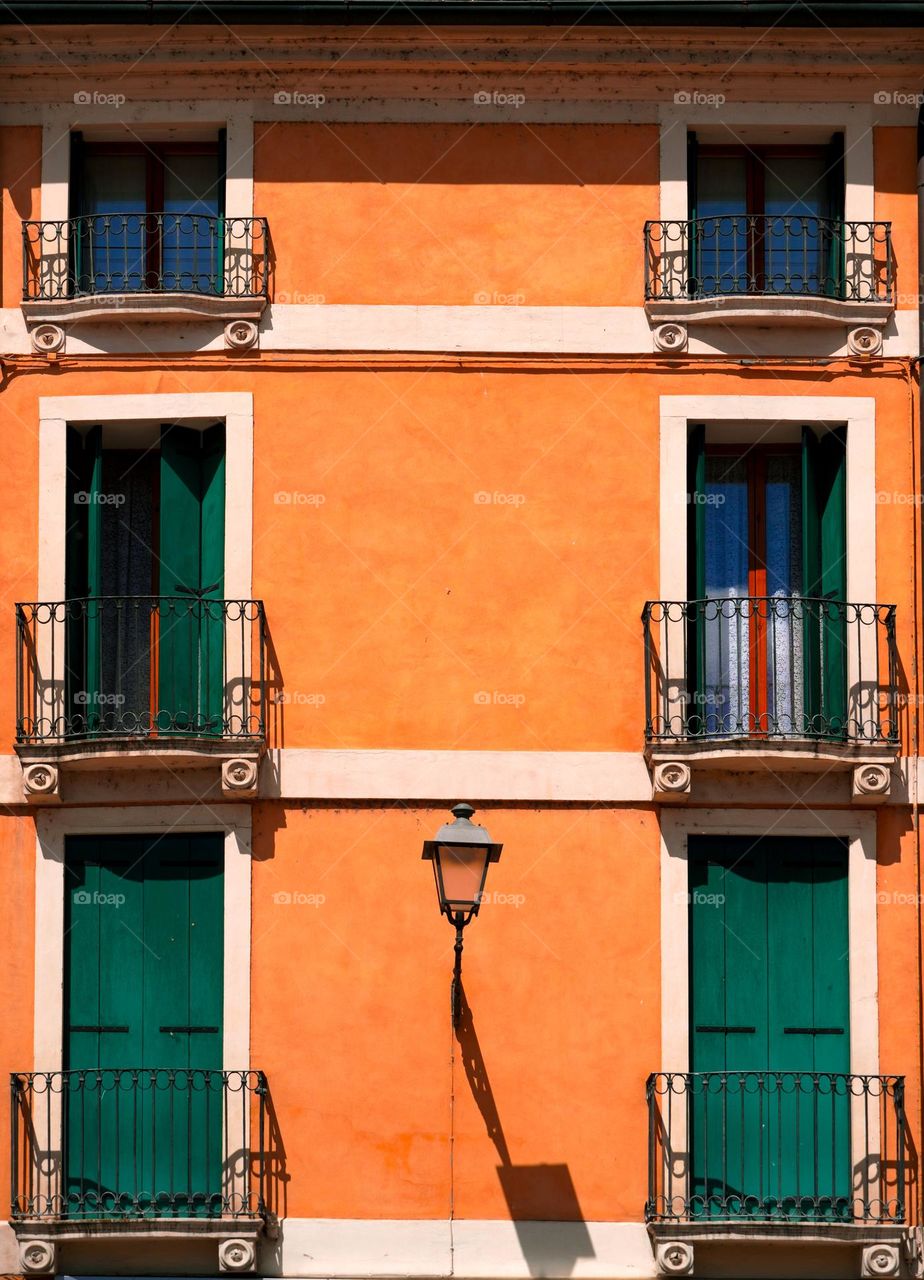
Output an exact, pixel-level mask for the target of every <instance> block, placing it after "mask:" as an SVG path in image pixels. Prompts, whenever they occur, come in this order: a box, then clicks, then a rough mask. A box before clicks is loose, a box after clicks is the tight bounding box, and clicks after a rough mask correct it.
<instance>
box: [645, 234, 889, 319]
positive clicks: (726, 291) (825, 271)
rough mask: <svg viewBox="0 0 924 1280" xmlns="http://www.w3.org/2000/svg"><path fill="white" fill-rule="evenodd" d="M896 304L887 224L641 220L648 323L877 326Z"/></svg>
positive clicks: (886, 317) (887, 316)
mask: <svg viewBox="0 0 924 1280" xmlns="http://www.w3.org/2000/svg"><path fill="white" fill-rule="evenodd" d="M894 306H895V299H894V270H893V260H892V228H891V223H888V222H842V221H840V220H839V219H834V218H817V217H808V216H802V215H785V216H784V215H779V216H774V215H757V214H725V215H723V216H716V217H709V218H693V219H689V220H687V221H673V222H663V221H657V222H646V223H645V310H646V312H647V313H648V317H649V319H650V320H651V322H652V323H660V322H663V321H670V320H675V321H681V322H686V321H695V322H697V323H701V324H703V323H705V324H724V323H728V322H729V321H730V320H734V321H746V322H747V321H749V322H752V323H762V324H771V323H772V324H780V323H790V324H804V323H806V322H808V321H812V322H815V323H827V324H848V325H872V326H874V327H882V326H884V325H885V323H886V321H887V320H888V318H889V317H890V316H891V314H892V312H893V310H894Z"/></svg>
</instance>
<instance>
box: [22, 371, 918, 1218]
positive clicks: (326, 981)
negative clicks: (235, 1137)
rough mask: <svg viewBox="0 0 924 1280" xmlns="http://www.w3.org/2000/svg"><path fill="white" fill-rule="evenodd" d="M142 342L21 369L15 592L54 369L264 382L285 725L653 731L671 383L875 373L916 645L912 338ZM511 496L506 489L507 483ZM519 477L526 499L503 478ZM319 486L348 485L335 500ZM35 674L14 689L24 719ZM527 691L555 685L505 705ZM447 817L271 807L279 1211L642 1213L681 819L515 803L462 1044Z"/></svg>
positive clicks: (891, 830)
mask: <svg viewBox="0 0 924 1280" xmlns="http://www.w3.org/2000/svg"><path fill="white" fill-rule="evenodd" d="M121 364H122V362H120V361H111V362H107V367H102V368H101V367H99V366H95V367H84V368H82V369H81V368H76V369H72V370H68V369H64V370H63V371H62V372H54V371H51V370H49V371H48V372H43V373H36V374H29V375H17V376H14V377H13V378H12V381H11V382H10V384H9V386H8V389H7V390H6V391H5V393H4V397H3V405H4V412H5V417H4V431H5V439H6V441H7V448H8V450H9V449H14V450H15V451H16V453H15V455H10V454H9V453H8V457H12V458H13V459H14V461H11V462H10V465H9V466H8V467H7V468H5V469H4V472H3V476H7V477H9V479H8V480H6V481H3V480H0V483H6V486H7V487H6V491H5V499H6V501H5V503H0V510H4V517H3V518H4V519H5V520H7V521H8V526H7V527H5V529H4V534H5V540H4V548H5V551H6V555H5V557H4V561H3V571H4V573H5V575H6V577H5V580H4V583H3V598H2V599H0V609H5V610H6V611H7V616H8V617H9V618H11V617H12V604H13V601H14V599H16V598H21V597H22V596H23V595H25V596H30V595H32V594H33V593H34V590H35V564H36V536H37V507H36V487H37V474H36V468H37V456H38V443H37V436H36V432H35V426H36V423H37V419H38V397H39V396H40V395H42V394H52V393H54V394H57V395H68V394H84V395H86V394H93V393H102V392H105V393H110V394H114V393H120V392H129V391H132V392H139V393H143V392H171V391H181V390H182V391H185V392H196V391H214V390H216V389H217V388H218V387H220V388H221V389H222V390H225V391H234V390H251V391H252V392H253V394H254V401H255V415H256V441H255V479H254V592H255V594H257V595H259V596H262V597H263V598H264V599H265V601H266V608H267V616H268V619H269V625H270V630H271V634H272V638H273V645H274V649H275V653H276V657H277V660H278V665H279V668H280V670H281V672H282V675H283V679H284V687H285V689H286V692H287V693H288V695H289V697H290V701H289V702H288V703H287V704H286V706H285V708H284V715H285V720H284V725H283V733H282V740H283V742H284V745H286V746H344V745H345V746H364V747H441V748H452V747H454V746H460V747H472V748H482V747H497V748H510V749H521V750H530V749H607V750H625V751H637V750H639V749H640V746H641V741H642V723H643V698H642V679H641V677H642V655H641V630H640V624H639V613H640V611H641V607H642V603H643V601H644V600H645V599H646V598H648V597H650V596H654V595H657V592H658V554H659V552H658V435H659V425H658V399H659V396H660V395H662V394H683V393H689V394H694V393H696V394H710V393H712V394H716V393H721V394H727V395H728V394H735V393H743V394H749V395H760V394H770V395H780V394H785V393H786V391H787V390H788V391H790V392H794V393H798V394H802V395H820V396H821V395H825V396H826V395H832V394H838V395H845V396H850V395H853V396H863V395H868V396H874V397H875V399H876V407H877V418H876V421H877V474H876V485H877V489H879V490H880V491H882V492H884V493H890V494H895V495H899V497H898V498H896V500H894V501H889V502H880V503H879V504H878V506H877V521H878V526H877V555H878V587H877V594H878V596H879V598H880V600H884V601H889V602H895V603H896V604H897V605H898V609H899V613H898V618H899V646H900V649H901V651H902V654H903V660H904V663H905V666H906V668H909V669H910V656H909V655H910V652H911V650H910V645H911V631H910V628H911V620H912V609H911V601H912V595H913V590H914V572H915V570H914V560H913V556H912V554H911V550H912V546H913V541H912V540H913V537H914V529H913V522H912V514H913V504H911V503H909V502H908V501H906V500H905V498H904V497H903V496H902V495H904V496H905V497H906V496H907V495H908V494H909V493H910V492H911V484H912V480H911V476H912V467H911V437H910V432H911V417H910V402H909V398H908V387H907V384H906V382H905V380H904V377H903V375H902V374H901V373H900V372H895V371H893V369H892V366H884V367H883V369H881V370H880V372H878V373H873V372H871V373H868V374H864V373H860V372H846V373H845V372H840V373H834V372H830V371H825V370H824V369H811V370H802V371H800V372H798V373H796V372H792V373H790V374H787V375H785V376H782V377H781V376H777V377H774V376H773V375H772V374H767V373H764V372H757V371H747V372H742V373H733V372H729V371H727V370H725V371H719V370H717V369H705V368H704V369H702V371H699V372H688V371H682V370H678V371H677V372H673V373H671V372H667V371H666V370H665V369H664V368H663V367H662V368H660V369H658V370H657V371H653V370H649V369H642V368H638V369H636V370H635V371H630V370H628V369H626V367H625V366H624V365H622V364H619V363H618V362H617V363H616V364H614V365H612V366H609V367H607V366H601V367H597V368H568V367H566V366H564V365H559V366H557V367H555V368H554V369H536V370H533V371H531V372H528V373H527V372H522V371H521V372H517V371H514V370H511V369H497V370H491V369H488V368H484V367H481V368H479V367H476V366H469V365H466V366H465V367H460V368H458V369H454V370H450V369H440V370H431V371H430V372H424V371H423V370H422V369H420V368H406V369H387V368H384V367H383V368H378V369H376V370H375V371H369V370H363V369H348V368H343V367H333V368H321V367H318V365H317V362H315V367H310V366H308V365H306V367H304V368H303V369H302V370H301V371H298V370H293V369H292V368H291V367H280V365H278V364H276V363H274V362H273V361H272V360H271V359H269V358H267V357H260V358H258V359H255V360H253V361H251V362H248V363H247V364H246V366H242V365H240V364H237V363H231V362H229V364H228V366H227V368H224V367H223V368H222V369H221V371H220V372H217V373H216V371H215V369H214V368H201V367H197V368H193V367H190V364H189V363H188V362H187V363H185V364H181V363H179V362H178V364H177V367H176V368H175V369H174V370H172V371H171V370H152V369H141V368H132V369H125V368H122V367H120V366H121ZM845 367H846V366H845ZM14 463H15V465H14ZM484 493H487V494H490V495H491V497H492V501H491V502H490V503H482V502H476V501H475V496H476V494H484ZM516 494H519V495H522V496H524V497H525V501H524V502H523V503H522V504H521V505H519V506H514V505H513V504H511V503H510V502H506V503H502V502H497V501H495V500H494V499H495V497H496V496H497V495H508V496H509V495H516ZM280 495H286V496H285V498H284V499H282V500H280ZM296 495H301V497H297V496H296ZM312 495H314V496H315V497H317V496H322V497H323V499H324V501H323V502H318V501H314V502H307V501H303V500H302V499H303V498H305V497H306V496H307V497H310V496H312ZM9 630H10V633H11V632H12V626H10V629H9ZM9 644H10V653H11V652H12V648H11V646H12V641H10V642H9ZM6 670H7V672H8V674H7V677H6V678H5V679H4V681H3V684H2V686H0V692H2V705H0V715H2V716H3V717H4V720H3V722H4V723H6V724H7V725H8V726H11V725H12V676H11V673H12V664H9V666H8V667H7V668H6ZM495 690H497V691H499V692H501V693H519V694H522V695H523V697H524V701H523V702H522V704H520V705H515V704H514V705H500V704H498V703H497V702H496V700H494V699H493V698H492V699H491V700H490V701H489V703H488V704H487V705H484V704H482V703H480V702H478V701H476V694H478V693H479V692H484V691H488V692H492V691H495ZM298 693H303V694H310V693H320V694H323V696H324V699H325V700H324V702H323V703H320V704H309V703H306V702H304V701H300V700H298V699H297V698H296V697H295V695H296V694H298ZM8 736H11V734H10V735H8ZM475 799H477V797H475ZM442 816H443V815H442V812H441V811H440V812H438V811H436V809H434V808H429V809H427V810H426V811H418V810H416V809H413V808H411V809H409V808H407V807H405V806H395V807H393V808H389V809H384V810H383V809H376V808H373V807H360V806H356V807H352V808H349V809H342V810H340V809H338V808H336V807H335V806H314V807H312V806H308V805H302V806H297V805H296V806H284V805H282V804H273V803H270V802H263V803H260V804H258V805H257V807H256V813H255V818H256V827H255V838H254V858H255V861H254V879H253V1013H252V1020H253V1023H252V1025H253V1061H254V1064H255V1065H258V1066H260V1067H262V1068H263V1069H265V1070H266V1071H267V1072H268V1074H269V1076H270V1078H271V1080H272V1088H273V1109H274V1112H275V1117H276V1120H277V1122H278V1126H279V1132H280V1134H281V1136H282V1140H283V1144H284V1149H285V1155H284V1163H283V1167H282V1168H279V1167H278V1165H277V1166H276V1167H277V1181H276V1186H277V1189H278V1193H279V1196H281V1197H282V1199H281V1202H278V1203H279V1207H280V1209H281V1210H282V1211H283V1212H286V1213H288V1214H290V1215H296V1216H297V1215H303V1216H320V1217H323V1216H346V1217H351V1216H358V1217H363V1216H369V1215H371V1214H377V1215H379V1216H382V1217H435V1218H436V1217H445V1216H446V1214H447V1212H448V1209H447V1206H448V1203H449V1195H450V1190H451V1191H452V1194H453V1197H454V1205H455V1212H456V1214H457V1215H458V1216H460V1217H504V1216H508V1215H509V1214H510V1213H512V1212H513V1213H517V1214H519V1215H520V1216H524V1217H530V1216H534V1217H544V1216H551V1217H557V1216H563V1215H564V1216H567V1214H569V1213H575V1212H580V1213H581V1214H583V1215H585V1216H586V1217H587V1218H589V1219H601V1218H602V1219H607V1218H609V1219H613V1218H615V1219H625V1220H634V1221H638V1220H639V1217H640V1214H641V1205H642V1201H643V1199H644V1193H645V1186H644V1178H645V1134H646V1122H645V1104H644V1080H645V1077H646V1075H647V1073H648V1072H649V1071H651V1070H654V1069H657V1068H659V1067H669V1066H671V1065H672V1064H666V1063H662V1062H661V1061H660V1036H659V1025H660V1023H659V1018H660V1011H659V983H660V941H659V928H660V924H659V920H660V899H659V883H660V877H659V852H658V848H659V843H658V831H657V820H656V816H655V814H654V813H653V812H652V811H650V810H649V809H648V808H646V807H644V806H642V807H637V808H634V809H633V808H621V809H618V808H616V809H614V808H612V807H607V806H601V807H596V808H594V809H591V810H586V809H582V808H580V807H562V808H558V809H554V810H551V811H548V810H547V811H545V812H540V811H537V810H535V809H534V808H532V807H526V806H522V807H515V808H506V809H504V808H499V809H489V810H487V811H483V812H482V817H483V818H484V819H485V821H486V822H488V824H489V826H490V828H491V830H492V832H494V833H495V834H496V836H497V838H498V839H501V840H503V841H504V844H505V851H504V856H503V858H502V860H501V862H500V863H499V864H498V866H497V867H496V868H494V870H493V871H492V878H491V883H490V886H489V888H490V890H491V892H492V893H499V894H502V895H513V899H514V900H513V901H504V900H501V901H491V902H489V903H488V904H486V906H485V909H484V911H483V912H482V914H481V916H480V917H479V919H478V921H477V922H476V923H475V924H474V925H473V926H472V929H471V930H470V931H469V935H468V939H467V946H466V956H465V978H466V990H467V992H468V995H469V998H470V1001H471V1007H472V1011H473V1020H474V1034H475V1037H476V1039H477V1045H476V1043H475V1040H473V1039H472V1037H471V1035H470V1034H467V1038H466V1040H465V1043H464V1046H463V1048H464V1050H465V1052H464V1054H463V1052H462V1049H457V1050H456V1053H455V1061H454V1064H453V1063H451V1057H452V1043H451V1039H450V1032H449V1025H448V1010H447V1003H448V979H449V971H450V967H451V940H452V938H451V933H450V930H449V929H448V927H447V925H446V923H445V921H444V920H442V919H441V918H440V917H439V915H438V913H437V909H436V902H435V894H434V890H433V885H432V880H431V878H430V875H429V871H428V868H427V867H425V866H424V865H423V864H422V863H421V862H420V860H419V853H418V850H419V845H420V841H421V839H422V838H423V837H424V836H425V835H427V834H429V833H430V832H432V830H433V829H434V828H435V827H436V826H437V825H438V823H439V821H441V819H442ZM879 821H880V862H881V867H880V890H881V892H882V894H883V895H885V896H884V897H883V898H882V900H881V903H880V909H879V921H880V934H879V958H880V999H881V1040H882V1059H881V1060H882V1066H883V1069H884V1070H888V1071H896V1072H904V1073H905V1074H907V1075H908V1076H909V1078H910V1079H909V1115H910V1116H911V1119H912V1122H913V1123H914V1124H915V1125H916V1124H917V1110H916V1108H917V1104H918V1098H919V1088H918V1081H917V1060H918V1058H917V1043H918V1035H919V1032H918V1027H917V1016H918V1015H917V1008H918V1000H919V993H918V991H917V988H916V985H915V984H916V968H915V966H914V964H913V963H912V962H911V961H910V960H909V957H913V956H914V955H915V934H916V902H915V900H914V895H915V894H916V893H917V892H918V891H919V890H918V887H917V883H916V879H915V857H914V847H913V841H912V839H911V837H910V835H909V823H910V818H909V815H908V813H907V812H906V811H904V810H892V809H888V810H885V811H883V812H882V814H881V816H880V819H879ZM4 826H7V824H4ZM17 829H18V828H14V830H17ZM22 830H23V832H24V834H23V835H22V836H21V838H20V837H18V836H17V837H15V838H16V839H17V840H20V843H18V844H16V845H15V848H14V849H13V852H12V854H11V855H9V857H8V864H9V866H10V867H11V868H12V870H11V874H12V875H13V876H14V877H16V876H18V877H19V879H18V880H16V883H15V885H14V892H13V893H12V894H11V895H8V896H7V898H6V899H5V901H6V909H7V910H8V911H9V912H12V913H13V914H12V915H10V918H9V921H8V922H7V928H6V929H5V930H4V929H3V921H2V918H0V938H2V939H3V941H2V944H0V951H2V956H3V958H4V962H5V963H6V964H7V969H8V971H10V972H15V973H17V975H18V976H17V977H16V979H15V983H14V986H13V995H12V997H11V999H12V1001H13V1014H12V1015H11V1018H10V1019H9V1020H8V1024H7V1026H6V1028H5V1029H4V1031H3V1033H2V1035H3V1036H5V1037H6V1039H5V1040H3V1043H0V1054H2V1059H0V1066H2V1067H3V1069H4V1070H6V1069H9V1070H13V1069H17V1067H19V1066H20V1063H21V1055H22V1054H23V1053H27V1052H28V1046H29V1043H30V1037H31V1024H30V1020H29V1013H28V1011H29V1009H30V1007H31V998H32V997H31V992H32V987H31V977H30V974H31V967H30V966H31V956H32V954H33V940H32V937H31V924H30V923H29V922H30V921H31V903H32V883H33V881H32V875H33V868H32V860H31V859H32V854H31V850H32V848H33V845H32V843H31V841H32V835H31V822H29V821H28V820H25V821H24V822H23V823H22ZM13 838H14V837H13V836H11V835H10V834H7V835H6V839H7V840H8V841H9V840H10V839H13ZM4 856H5V857H7V854H6V853H5V854H4ZM17 867H18V868H19V869H18V870H17V869H16V868H17ZM277 894H283V895H286V894H288V895H290V896H291V895H295V896H296V897H297V895H299V894H304V895H306V896H309V897H310V896H318V895H320V896H323V898H324V901H323V903H320V904H318V905H315V906H312V905H309V904H308V903H301V902H299V901H297V900H296V901H294V902H288V903H287V902H285V901H277V900H274V895H277ZM520 899H522V900H520ZM23 904H25V905H23ZM2 909H3V908H2V907H0V911H2ZM27 933H28V935H29V936H26V935H27ZM293 957H296V958H297V962H296V963H295V964H294V963H293ZM17 966H18V968H17ZM465 1062H468V1064H469V1071H470V1074H471V1080H470V1079H469V1078H467V1077H466V1068H465ZM485 1077H486V1078H487V1080H488V1082H489V1084H490V1093H488V1090H487V1086H485V1084H484V1080H485ZM473 1083H474V1086H475V1089H474V1093H473V1088H472V1085H473ZM478 1099H480V1100H481V1106H480V1107H479V1101H478ZM0 1123H2V1116H0ZM450 1139H452V1143H453V1168H454V1174H453V1179H452V1184H450V1172H449V1170H450ZM915 1141H916V1142H917V1143H919V1135H917V1134H916V1136H915ZM499 1168H500V1169H502V1170H504V1171H505V1172H504V1173H503V1177H502V1176H501V1175H500V1174H499V1173H498V1169H499ZM506 1170H510V1172H506ZM505 1186H506V1188H507V1194H506V1195H505V1192H504V1188H505ZM370 1188H374V1195H370ZM575 1206H577V1208H575Z"/></svg>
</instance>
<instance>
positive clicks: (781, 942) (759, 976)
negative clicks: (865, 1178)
mask: <svg viewBox="0 0 924 1280" xmlns="http://www.w3.org/2000/svg"><path fill="white" fill-rule="evenodd" d="M689 875H690V1017H691V1027H690V1048H691V1052H690V1070H691V1072H692V1073H693V1075H692V1078H691V1089H690V1110H689V1123H690V1130H691V1132H690V1142H691V1172H692V1188H691V1194H692V1198H693V1211H694V1213H696V1214H701V1215H705V1216H716V1217H718V1216H723V1217H724V1216H739V1215H740V1216H747V1217H754V1218H775V1217H788V1218H793V1219H800V1218H812V1219H814V1218H819V1217H821V1218H844V1217H849V1214H850V1185H851V1178H850V1174H851V1164H850V1100H849V1088H848V1083H847V1080H846V1074H847V1073H848V1072H849V1070H850V1028H849V973H848V918H847V850H846V846H845V844H844V842H843V841H840V840H833V839H832V840H828V839H824V840H821V839H819V840H794V839H785V838H773V837H766V838H763V839H759V840H756V841H755V840H753V839H749V838H742V837H691V839H690V846H689Z"/></svg>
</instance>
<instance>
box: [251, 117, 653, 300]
mask: <svg viewBox="0 0 924 1280" xmlns="http://www.w3.org/2000/svg"><path fill="white" fill-rule="evenodd" d="M254 210H255V212H256V213H258V214H260V215H263V216H265V217H267V218H269V222H270V232H271V235H272V240H273V246H274V252H275V260H276V276H275V297H276V299H277V300H279V301H286V300H288V301H290V302H292V301H295V302H297V301H326V302H341V303H389V302H390V303H439V304H443V305H448V304H458V305H466V304H468V305H471V304H472V303H500V304H504V303H507V302H514V303H515V302H519V303H520V304H526V305H530V306H549V305H553V304H570V305H586V306H595V305H601V306H614V305H619V304H622V305H640V303H641V301H642V287H643V282H642V272H643V253H642V227H643V224H644V222H645V219H646V218H657V216H658V130H657V127H656V126H654V125H586V124H582V125H573V126H571V125H534V124H531V125H530V126H529V127H528V128H523V127H522V126H521V125H519V124H512V125H497V124H484V125H475V126H474V127H473V126H471V125H463V124H460V125H432V124H427V125H423V124H421V125H416V124H394V125H374V126H373V125H362V124H355V125H353V124H330V125H327V124H325V125H320V124H319V125H305V124H279V123H274V124H258V125H257V126H256V133H255V148H254Z"/></svg>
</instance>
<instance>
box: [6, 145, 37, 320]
mask: <svg viewBox="0 0 924 1280" xmlns="http://www.w3.org/2000/svg"><path fill="white" fill-rule="evenodd" d="M41 185H42V131H41V129H40V128H38V126H35V125H7V126H5V127H3V128H0V189H2V191H3V211H2V222H0V236H2V246H0V248H2V252H0V271H2V285H0V297H2V305H3V306H4V307H18V306H19V303H20V301H21V299H22V221H23V219H24V218H37V217H38V216H39V212H38V210H39V191H40V188H41Z"/></svg>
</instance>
